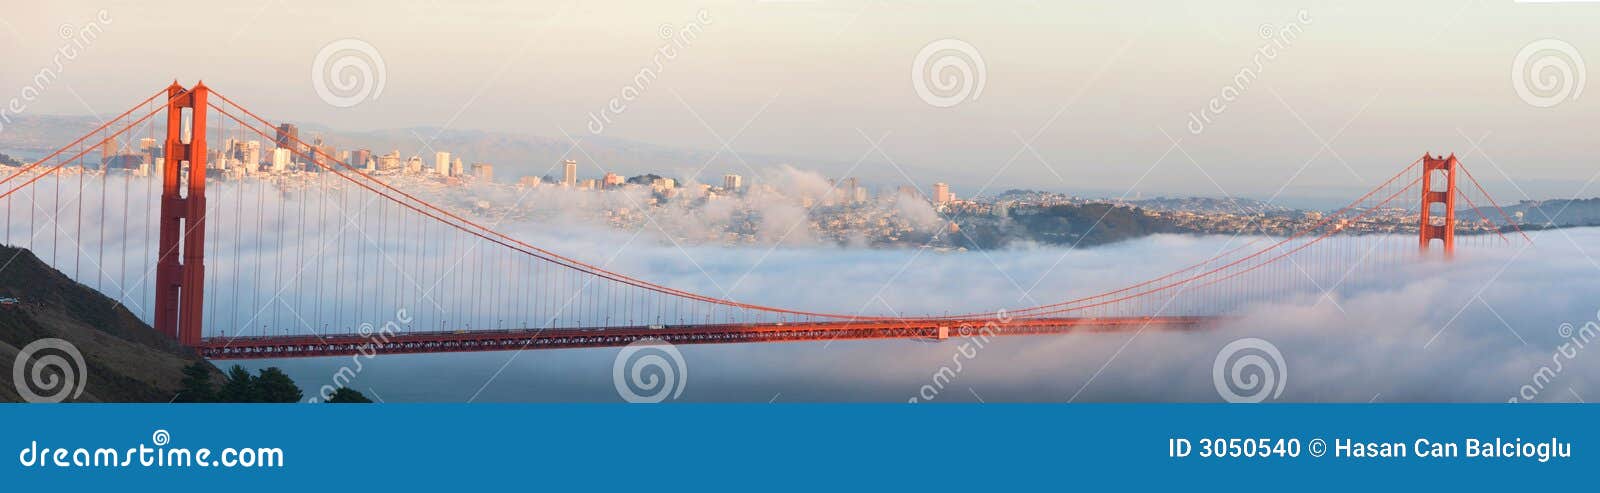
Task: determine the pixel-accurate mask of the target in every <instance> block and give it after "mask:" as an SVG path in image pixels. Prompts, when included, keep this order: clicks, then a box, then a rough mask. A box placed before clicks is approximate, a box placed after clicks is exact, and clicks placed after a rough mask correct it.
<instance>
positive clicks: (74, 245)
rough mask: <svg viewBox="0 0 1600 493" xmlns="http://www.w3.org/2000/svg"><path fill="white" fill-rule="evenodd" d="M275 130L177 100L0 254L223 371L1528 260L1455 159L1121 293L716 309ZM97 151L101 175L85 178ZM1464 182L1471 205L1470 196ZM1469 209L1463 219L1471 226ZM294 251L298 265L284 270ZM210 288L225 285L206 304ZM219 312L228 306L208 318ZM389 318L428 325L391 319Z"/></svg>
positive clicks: (153, 111) (765, 328) (1126, 302)
mask: <svg viewBox="0 0 1600 493" xmlns="http://www.w3.org/2000/svg"><path fill="white" fill-rule="evenodd" d="M162 113H165V118H164V119H162V118H157V117H158V116H160V115H161V114H162ZM212 118H216V120H217V124H216V125H215V127H216V128H219V129H223V131H224V132H226V131H228V129H229V128H231V129H232V131H235V132H238V133H240V134H246V135H256V136H259V137H260V138H262V139H263V140H266V141H272V142H276V143H277V145H278V146H279V147H280V148H285V149H288V150H289V151H290V152H292V153H293V154H294V155H295V156H297V157H298V158H299V160H300V162H303V163H304V164H305V166H306V171H308V172H314V174H313V178H311V179H306V180H298V181H293V182H290V181H283V182H281V183H274V182H272V180H273V178H271V177H270V176H269V177H268V178H265V179H260V180H232V181H230V180H218V181H220V182H221V183H220V184H212V183H208V178H211V176H208V175H209V174H210V173H211V172H213V171H215V170H213V169H210V167H208V165H207V160H208V158H209V156H208V147H207V133H208V130H210V129H212V127H213V123H212ZM276 130H277V127H276V126H275V125H274V124H273V123H271V122H270V121H269V120H267V119H265V118H263V117H261V116H260V115H258V114H257V113H255V112H253V111H250V110H248V109H246V108H245V107H244V106H241V105H240V104H239V103H237V102H235V101H234V100H232V99H229V98H228V97H227V96H226V95H224V94H222V93H220V92H217V91H215V90H214V89H211V88H208V87H206V86H205V85H204V84H203V83H202V84H197V85H195V86H193V87H188V88H186V87H182V86H180V85H178V84H177V83H174V84H173V85H172V86H170V87H167V88H165V89H163V90H161V91H159V92H157V93H155V94H153V95H151V96H150V97H148V98H146V99H145V100H144V101H141V102H140V103H138V104H136V105H134V106H133V107H132V108H129V109H128V110H127V111H124V112H122V113H121V114H118V115H117V116H116V117H114V118H112V119H110V120H108V121H105V122H104V123H103V124H102V125H100V126H98V127H97V128H95V129H94V130H92V131H90V132H89V133H87V134H85V135H83V136H81V137H79V138H77V139H76V140H74V141H72V142H71V143H68V144H67V145H65V146H63V147H61V148H59V149H56V150H55V151H54V152H51V153H49V154H47V155H45V156H44V157H43V158H41V159H39V160H37V161H35V162H32V163H28V164H25V165H22V166H19V167H16V168H14V169H10V170H9V172H7V173H5V176H4V178H3V179H0V204H3V207H4V211H5V212H4V215H5V216H6V217H5V221H6V229H5V234H6V237H5V238H4V241H5V242H6V243H8V244H12V245H16V246H24V247H27V248H28V249H30V250H32V251H33V252H34V253H35V255H37V256H39V257H40V258H41V259H44V260H45V261H46V262H47V263H49V264H51V265H52V266H53V267H55V268H57V269H58V270H61V271H63V272H69V273H70V274H69V275H70V276H71V277H73V279H74V280H76V281H78V282H79V283H82V284H85V285H88V286H91V287H94V288H96V289H98V290H100V291H102V292H104V293H108V295H110V296H111V297H112V298H113V299H116V300H117V301H118V302H119V303H121V304H123V305H124V306H126V307H127V308H129V309H130V311H134V312H136V313H135V314H136V315H138V316H140V317H141V318H143V319H145V320H146V321H148V322H150V323H151V324H152V325H153V326H154V327H155V329H156V330H157V331H159V332H161V333H162V334H164V335H166V336H168V337H171V338H173V339H174V340H176V341H178V342H179V343H181V344H182V345H184V346H186V347H190V348H193V349H194V350H196V351H198V352H199V353H200V354H202V355H203V356H205V357H208V358H212V359H238V358H291V357H311V356H335V355H354V354H398V353H436V352H456V351H496V350H519V349H553V348H575V347H611V346H624V345H628V344H632V343H635V342H638V341H644V340H649V339H655V340H660V341H665V342H668V343H672V344H711V343H753V342H780V341H824V340H835V339H890V338H916V339H929V340H943V339H948V338H952V337H989V336H996V335H1030V334H1060V333H1069V332H1083V331H1108V330H1129V329H1137V330H1143V329H1146V328H1153V329H1165V330H1188V329H1195V328H1200V327H1205V326H1207V325H1208V324H1212V323H1215V322H1216V321H1217V320H1218V319H1219V318H1221V317H1226V316H1227V315H1229V314H1230V313H1234V312H1236V311H1238V310H1240V309H1242V308H1244V307H1247V306H1248V305H1250V304H1252V303H1258V302H1262V301H1267V300H1271V299H1273V298H1275V297H1279V296H1282V295H1283V294H1284V293H1286V292H1291V291H1293V290H1295V289H1299V288H1303V287H1304V286H1307V285H1311V286H1315V287H1316V288H1317V289H1320V290H1325V291H1326V290H1331V289H1333V288H1335V287H1337V286H1339V285H1340V284H1341V283H1344V282H1346V281H1347V280H1350V279H1354V278H1361V277H1365V276H1374V275H1377V274H1381V273H1385V272H1390V271H1391V269H1393V268H1394V267H1395V266H1396V265H1399V264H1411V263H1416V262H1417V261H1418V259H1419V258H1421V257H1426V256H1427V255H1428V253H1429V250H1430V249H1432V248H1435V247H1437V248H1438V249H1439V250H1440V251H1441V252H1442V255H1441V256H1442V257H1443V258H1449V257H1450V256H1452V255H1454V253H1455V251H1456V247H1457V240H1458V239H1459V240H1461V241H1462V243H1463V244H1464V246H1472V247H1478V246H1483V247H1494V246H1504V245H1509V244H1511V243H1512V242H1514V241H1530V240H1529V239H1528V237H1527V236H1526V235H1524V234H1522V232H1521V230H1520V229H1518V228H1517V226H1516V222H1515V221H1513V220H1512V219H1511V218H1510V217H1508V216H1506V214H1505V211H1504V210H1503V209H1501V208H1500V206H1499V205H1498V204H1496V203H1495V202H1494V200H1493V199H1492V198H1491V197H1490V196H1489V195H1488V193H1487V192H1486V191H1485V190H1484V189H1483V187H1482V186H1481V185H1480V184H1479V183H1478V181H1477V180H1476V179H1475V178H1473V177H1472V174H1471V172H1470V171H1468V170H1467V168H1466V167H1465V166H1463V165H1462V164H1461V163H1460V162H1459V160H1457V159H1456V157H1455V156H1454V155H1451V156H1433V155H1428V154H1425V155H1424V156H1423V157H1421V158H1418V159H1416V160H1415V161H1412V162H1411V163H1410V164H1409V165H1407V166H1405V167H1404V168H1402V169H1401V170H1400V171H1399V172H1397V173H1395V174H1394V175H1393V176H1391V177H1389V178H1388V179H1387V180H1385V181H1384V182H1382V183H1381V184H1379V185H1377V186H1376V187H1373V188H1372V189H1371V190H1370V191H1368V192H1366V193H1365V194H1363V195H1361V196H1360V197H1358V198H1356V199H1354V200H1353V201H1351V202H1350V203H1349V204H1348V205H1346V206H1344V207H1343V208H1341V209H1339V210H1337V211H1334V212H1331V213H1327V214H1325V215H1323V216H1322V217H1321V218H1320V219H1318V220H1316V221H1315V222H1314V224H1313V225H1311V226H1309V227H1304V228H1300V229H1298V230H1297V231H1295V232H1293V233H1292V234H1288V235H1285V236H1283V237H1281V238H1278V237H1270V236H1255V237H1253V239H1251V240H1249V241H1248V242H1245V243H1244V244H1242V245H1239V246H1236V247H1233V248H1230V249H1227V250H1226V251H1221V252H1220V253H1218V254H1217V255H1215V256H1212V257H1210V258H1206V259H1203V260H1199V261H1198V262H1195V263H1190V264H1186V265H1185V266H1184V267H1181V268H1179V269H1176V270H1173V271H1171V272H1168V273H1166V274H1164V275H1161V276H1156V277H1152V278H1150V279H1148V280H1144V281H1142V282H1138V283H1134V284H1130V285H1127V286H1124V287H1121V288H1118V289H1114V290H1109V291H1105V292H1100V293H1096V294H1092V295H1088V296H1077V297H1073V298H1071V299H1064V300H1061V301H1056V302H1053V303H1048V304H1041V305H1037V306H1027V307H1012V308H999V309H994V310H989V311H983V312H971V313H959V314H942V315H920V316H918V315H903V314H888V315H873V314H866V313H854V314H851V313H830V312H825V311H815V310H800V309H794V308H784V307H777V306H767V305H761V304H753V303H746V302H740V301H736V300H733V299H727V298H726V297H716V296H707V295H703V294H698V293H693V292H688V291H684V290H680V289H675V288H672V287H669V286H665V285H662V284H657V283H653V282H650V281H647V280H644V279H640V278H637V277H633V276H629V275H627V274H625V273H621V272H615V271H611V270H607V269H606V268H603V267H601V266H597V265H593V264H591V263H585V262H583V261H580V260H577V259H575V258H573V257H570V256H565V255H562V254H559V253H556V252H553V251H550V250H546V249H544V248H541V247H539V246H536V245H533V244H529V243H527V242H524V241H522V240H519V239H517V238H515V237H513V236H511V235H508V234H505V233H503V232H501V231H499V230H497V229H496V227H495V226H494V225H486V224H483V223H482V222H481V221H476V220H474V219H472V218H470V217H469V216H471V214H469V213H465V212H457V211H453V210H452V209H451V208H449V207H446V206H440V205H438V204H436V203H433V202H430V201H429V200H425V199H424V198H422V197H419V196H418V195H417V194H413V193H408V192H407V191H405V190H402V189H401V188H400V187H398V186H396V185H395V184H394V183H391V182H389V181H385V180H384V179H382V176H381V174H378V173H373V172H372V171H371V170H367V169H361V168H358V167H356V166H352V165H351V164H350V163H348V162H346V161H344V160H340V159H338V158H336V157H335V156H332V155H330V154H329V153H328V152H327V150H326V149H325V148H323V147H321V146H317V145H311V144H308V143H306V142H304V141H302V140H300V139H299V137H298V136H297V135H291V134H285V133H281V132H276ZM141 136H143V139H149V140H145V141H146V142H150V141H152V140H155V141H159V142H161V144H162V145H161V149H160V150H161V157H160V159H159V160H157V161H156V162H154V163H150V164H153V165H154V166H151V167H146V168H141V169H142V170H143V171H142V172H143V173H150V174H157V175H159V179H157V178H155V177H149V178H146V179H140V180H136V179H134V178H135V177H134V176H132V175H133V174H134V173H130V172H127V170H123V171H124V172H123V173H121V174H122V175H123V176H120V177H117V178H116V179H113V177H112V175H113V173H112V172H111V171H112V170H111V169H109V168H110V167H109V166H108V163H109V162H110V161H111V159H110V158H111V157H112V156H111V154H112V151H109V150H108V149H116V148H118V147H120V146H124V145H125V143H126V142H131V141H133V140H134V139H135V138H140V137H141ZM158 137H159V139H158ZM96 151H99V152H100V153H101V154H102V155H101V159H99V160H98V162H94V161H95V160H92V159H86V158H87V157H88V156H90V155H91V154H92V153H94V152H96ZM358 164H359V163H358ZM0 169H4V167H0ZM1458 177H1464V178H1465V180H1463V181H1462V182H1465V183H1471V184H1472V187H1464V186H1461V187H1458V186H1457V185H1458V183H1461V182H1458ZM89 180H98V181H99V182H100V183H98V184H94V185H97V186H96V187H94V188H93V190H96V191H97V192H86V190H91V189H89V188H86V186H87V185H89V184H88V183H87V182H88V181H89ZM158 184H159V187H157V185H158ZM117 186H120V187H121V190H120V191H119V190H117ZM208 188H210V189H211V190H210V191H211V192H212V193H211V194H209V195H208V193H207V192H208ZM96 193H98V196H96ZM113 194H114V195H116V196H113ZM269 195H273V196H274V197H273V199H274V200H273V202H272V203H271V204H270V205H269V204H268V202H267V197H268V196H269ZM1474 197H1476V198H1474ZM1458 200H1459V201H1461V202H1465V205H1466V206H1468V207H1467V208H1466V209H1464V211H1463V212H1464V214H1463V215H1464V217H1460V218H1458V207H1457V205H1458ZM1480 203H1481V204H1484V205H1483V206H1480V205H1479V204H1480ZM1396 214H1414V215H1415V218H1416V219H1415V223H1414V225H1415V226H1414V230H1413V229H1410V228H1408V229H1407V230H1406V231H1404V232H1401V231H1389V232H1388V233H1390V234H1371V233H1372V232H1373V231H1380V232H1382V231H1383V229H1382V228H1383V227H1384V226H1382V224H1380V223H1382V222H1383V221H1384V220H1386V219H1385V218H1392V216H1394V215H1396ZM1491 218H1493V219H1491ZM23 221H26V223H24V222H23ZM1389 224H1391V225H1392V223H1389ZM14 227H15V229H16V230H19V234H18V235H17V237H15V238H14V237H13V230H14ZM1413 232H1414V234H1415V236H1414V237H1411V236H1408V235H1409V234H1411V233H1413ZM1397 233H1398V234H1397ZM1458 233H1461V234H1460V235H1458ZM1507 233H1513V234H1507ZM1518 237H1520V239H1519V238H1518ZM108 249H109V250H110V252H109V255H108ZM290 249H293V250H294V252H295V253H294V254H293V255H291V256H290V257H289V258H288V259H287V260H285V259H283V258H282V257H283V256H284V254H285V252H287V251H289V250H290ZM136 252H137V253H136ZM351 252H356V253H354V254H352V253H351ZM274 255H275V256H276V258H272V257H273V256H274ZM134 258H138V259H140V260H139V261H138V264H137V265H135V264H134V261H133V260H131V259H134ZM208 273H218V274H225V275H226V276H227V277H225V278H222V279H221V280H220V282H212V283H208V282H207V281H208V276H207V274H208ZM795 289H804V285H803V283H797V287H796V288H795ZM286 293H287V294H291V296H285V294H286ZM207 299H211V300H218V299H224V300H228V302H227V303H224V304H223V305H224V306H212V307H208V306H207V305H206V300H207ZM395 306H414V307H422V308H423V309H420V310H416V311H415V313H408V312H404V311H402V312H399V313H394V312H393V311H392V310H390V309H386V307H395ZM208 308H209V309H208ZM269 312H270V315H269ZM391 313H393V315H391ZM269 318H270V320H271V323H268V322H266V320H268V319H269ZM397 318H398V319H400V321H399V322H398V323H396V322H391V323H389V324H381V325H380V324H379V323H378V322H376V321H381V320H391V319H397ZM402 324H403V325H402Z"/></svg>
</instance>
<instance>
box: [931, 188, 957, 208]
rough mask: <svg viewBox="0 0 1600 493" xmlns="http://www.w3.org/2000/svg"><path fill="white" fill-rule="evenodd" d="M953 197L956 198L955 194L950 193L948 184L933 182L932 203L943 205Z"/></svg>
mask: <svg viewBox="0 0 1600 493" xmlns="http://www.w3.org/2000/svg"><path fill="white" fill-rule="evenodd" d="M955 198H956V197H955V195H951V194H950V185H947V184H945V183H935V184H933V203H934V204H937V205H945V204H948V203H950V201H952V200H955Z"/></svg>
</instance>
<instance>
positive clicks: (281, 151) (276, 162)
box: [272, 147, 289, 173]
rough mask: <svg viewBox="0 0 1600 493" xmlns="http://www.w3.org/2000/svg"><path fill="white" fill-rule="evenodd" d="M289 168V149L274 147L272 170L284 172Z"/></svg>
mask: <svg viewBox="0 0 1600 493" xmlns="http://www.w3.org/2000/svg"><path fill="white" fill-rule="evenodd" d="M286 169H289V149H288V148H284V147H278V148H274V149H272V171H273V172H275V173H282V172H283V171H284V170H286Z"/></svg>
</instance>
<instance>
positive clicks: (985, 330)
mask: <svg viewBox="0 0 1600 493" xmlns="http://www.w3.org/2000/svg"><path fill="white" fill-rule="evenodd" d="M1218 318H1219V317H1205V316H1168V317H1098V318H1087V317H1077V318H1018V319H1012V320H1008V321H1003V322H1002V321H998V320H994V319H972V320H940V319H930V320H908V319H901V320H885V321H835V322H790V323H764V324H704V325H667V326H624V327H594V328H585V329H559V330H557V329H506V330H458V331H434V332H399V333H395V332H384V333H373V334H369V335H361V334H330V335H320V336H319V335H295V336H255V337H249V336H240V337H233V338H229V337H208V338H204V339H202V340H201V343H200V345H199V346H198V347H196V349H197V350H199V351H200V354H201V356H204V357H206V358H209V359H214V360H225V359H255V358H307V357H322V356H350V355H356V354H407V353H442V352H467V351H514V350H522V349H564V348H585V347H620V346H626V345H628V344H632V343H634V342H637V341H640V340H644V339H651V338H654V339H659V340H661V341H665V342H668V343H671V344H732V343H749V342H790V341H829V340H836V339H928V340H944V339H948V338H952V337H958V338H959V337H979V336H990V335H1043V334H1065V333H1071V332H1108V331H1122V330H1138V329H1140V328H1153V329H1160V330H1194V329H1199V328H1204V327H1206V326H1208V325H1210V324H1211V323H1213V322H1215V321H1216V320H1217V319H1218Z"/></svg>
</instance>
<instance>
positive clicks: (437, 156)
mask: <svg viewBox="0 0 1600 493" xmlns="http://www.w3.org/2000/svg"><path fill="white" fill-rule="evenodd" d="M433 172H434V173H438V174H439V176H450V153H448V152H444V151H439V152H435V153H433Z"/></svg>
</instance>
